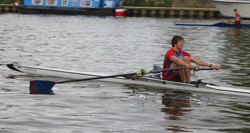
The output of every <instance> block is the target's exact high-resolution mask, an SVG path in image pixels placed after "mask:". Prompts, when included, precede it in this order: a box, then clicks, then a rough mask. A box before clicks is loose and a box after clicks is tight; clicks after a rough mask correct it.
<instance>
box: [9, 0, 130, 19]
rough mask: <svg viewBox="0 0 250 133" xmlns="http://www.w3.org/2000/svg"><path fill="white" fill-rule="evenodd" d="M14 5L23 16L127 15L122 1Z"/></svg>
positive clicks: (32, 0)
mask: <svg viewBox="0 0 250 133" xmlns="http://www.w3.org/2000/svg"><path fill="white" fill-rule="evenodd" d="M14 5H15V6H16V8H17V10H18V12H19V13H21V14H68V15H97V16H119V15H122V16H125V15H126V9H124V8H123V1H122V0H24V3H19V2H17V1H16V2H15V3H14Z"/></svg>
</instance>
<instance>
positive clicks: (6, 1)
mask: <svg viewBox="0 0 250 133" xmlns="http://www.w3.org/2000/svg"><path fill="white" fill-rule="evenodd" d="M15 1H16V0H0V4H13V3H14V2H15ZM18 1H19V2H23V0H18Z"/></svg>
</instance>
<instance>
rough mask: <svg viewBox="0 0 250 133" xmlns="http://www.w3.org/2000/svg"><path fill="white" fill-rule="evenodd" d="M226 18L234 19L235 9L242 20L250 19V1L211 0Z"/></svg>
mask: <svg viewBox="0 0 250 133" xmlns="http://www.w3.org/2000/svg"><path fill="white" fill-rule="evenodd" d="M211 1H212V2H213V4H214V5H215V6H216V7H217V8H218V9H219V11H220V12H221V13H222V15H223V16H224V17H226V18H227V17H229V18H234V17H235V14H234V11H233V10H234V9H237V10H238V13H239V14H240V15H241V18H242V19H250V0H211Z"/></svg>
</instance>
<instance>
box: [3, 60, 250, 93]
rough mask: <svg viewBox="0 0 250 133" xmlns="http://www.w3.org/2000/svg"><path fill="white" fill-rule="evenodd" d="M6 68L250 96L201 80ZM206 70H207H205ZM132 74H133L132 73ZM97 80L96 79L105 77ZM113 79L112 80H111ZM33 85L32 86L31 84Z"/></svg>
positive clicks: (27, 67)
mask: <svg viewBox="0 0 250 133" xmlns="http://www.w3.org/2000/svg"><path fill="white" fill-rule="evenodd" d="M7 67H8V68H10V69H12V70H15V71H18V72H22V73H27V74H32V75H39V76H52V77H61V78H69V79H86V78H93V79H96V80H99V81H105V82H112V83H121V84H128V85H143V86H148V87H154V88H163V89H171V90H182V91H191V92H192V91H196V92H205V93H218V94H227V95H238V96H250V90H246V89H235V88H228V87H222V86H218V85H214V84H210V83H203V82H202V81H201V80H198V81H193V82H192V84H190V83H180V82H172V81H166V80H162V79H161V78H159V77H158V78H157V77H155V76H153V75H150V74H149V75H147V76H143V75H134V76H133V75H131V74H128V76H125V75H126V74H120V75H118V76H117V75H116V76H112V75H111V76H110V75H106V74H99V73H98V74H96V73H89V72H76V71H69V70H60V69H52V68H44V67H37V66H25V65H17V64H7ZM206 70H207V69H206ZM132 74H133V73H132ZM105 76H106V78H101V79H98V78H96V77H105ZM111 77H114V78H111ZM33 85H34V84H33Z"/></svg>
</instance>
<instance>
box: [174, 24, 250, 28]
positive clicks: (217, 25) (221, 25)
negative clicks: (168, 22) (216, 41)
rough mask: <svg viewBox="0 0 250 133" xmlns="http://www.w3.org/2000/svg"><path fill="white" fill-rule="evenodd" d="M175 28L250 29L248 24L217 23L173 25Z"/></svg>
mask: <svg viewBox="0 0 250 133" xmlns="http://www.w3.org/2000/svg"><path fill="white" fill-rule="evenodd" d="M175 25H176V26H209V27H235V28H250V25H248V24H226V23H217V24H175Z"/></svg>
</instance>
